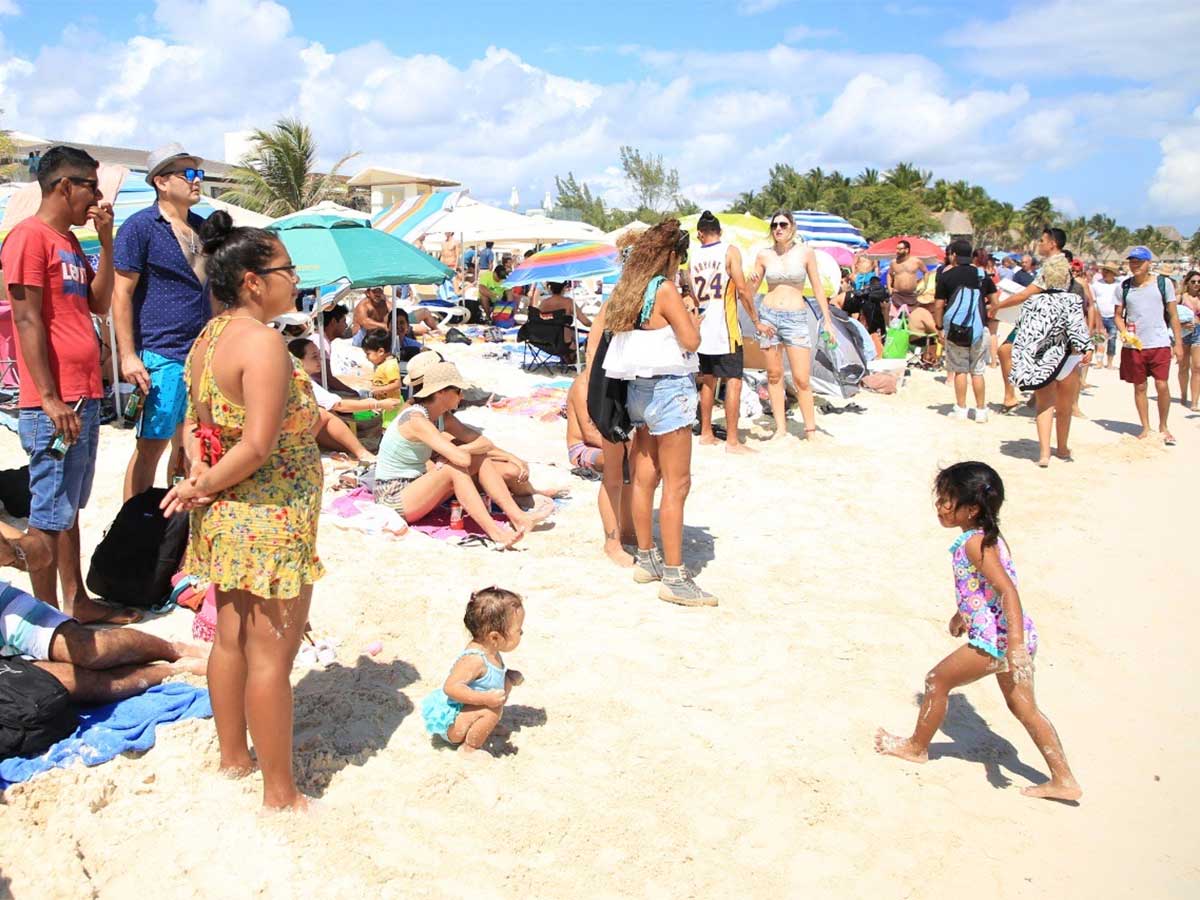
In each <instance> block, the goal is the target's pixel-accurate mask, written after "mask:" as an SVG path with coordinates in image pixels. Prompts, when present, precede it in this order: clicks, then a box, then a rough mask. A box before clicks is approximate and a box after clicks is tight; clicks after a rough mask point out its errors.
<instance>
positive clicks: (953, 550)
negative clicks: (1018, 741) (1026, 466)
mask: <svg viewBox="0 0 1200 900" xmlns="http://www.w3.org/2000/svg"><path fill="white" fill-rule="evenodd" d="M933 490H934V496H935V498H936V511H937V517H938V522H939V523H940V524H941V525H942V526H943V527H944V528H958V529H960V530H961V531H962V534H961V535H960V536H959V538H958V540H956V541H955V542H954V543H953V544H952V545H951V547H950V554H951V560H952V564H953V568H954V587H955V590H956V591H957V593H958V609H957V610H956V611H955V613H954V615H953V616H951V618H950V634H951V635H953V636H954V637H960V636H962V635H964V634H965V635H967V643H966V644H965V645H963V646H962V647H959V648H958V649H957V650H955V651H954V652H953V653H951V654H950V655H949V656H947V657H946V658H945V659H943V660H942V661H941V662H940V663H938V664H937V665H936V666H935V667H934V669H933V671H931V672H930V673H929V674H928V675H927V676H926V678H925V696H924V698H923V699H922V701H921V709H920V711H919V712H918V714H917V724H916V728H915V729H914V730H913V733H912V736H911V737H908V738H901V737H897V736H896V735H893V734H889V733H888V732H886V731H884V730H883V729H882V728H881V729H879V731H878V732H877V733H876V735H875V749H876V751H878V752H879V753H887V754H890V755H892V756H898V757H900V758H901V759H907V760H909V761H910V762H917V763H923V762H927V761H928V760H929V754H928V748H929V742H930V741H931V740H932V739H933V736H934V735H935V734H936V733H937V730H938V728H940V727H941V725H942V720H943V719H944V718H945V717H946V706H947V702H948V697H949V694H950V692H951V691H952V690H954V689H955V688H959V687H963V686H964V685H968V684H970V683H971V682H973V681H978V680H979V679H980V678H984V677H985V676H988V675H995V676H996V681H997V682H998V683H999V685H1000V692H1001V693H1002V694H1004V700H1005V702H1006V703H1007V704H1008V708H1009V710H1011V711H1012V713H1013V715H1015V716H1016V717H1017V719H1018V721H1020V723H1021V724H1022V725H1024V726H1025V730H1026V731H1028V732H1029V736H1030V737H1031V738H1033V742H1034V744H1036V745H1037V748H1038V750H1040V751H1041V753H1042V756H1043V757H1044V758H1045V760H1046V765H1047V766H1049V767H1050V780H1049V781H1048V782H1046V783H1045V784H1040V785H1037V786H1036V787H1027V788H1023V789H1022V791H1021V793H1023V794H1025V795H1026V796H1028V797H1044V798H1047V799H1051V800H1078V799H1079V798H1080V797H1081V796H1083V791H1082V790H1080V788H1079V784H1078V783H1077V782H1076V781H1075V776H1074V775H1072V774H1071V768H1070V766H1068V765H1067V757H1066V754H1065V753H1064V752H1063V748H1062V742H1061V741H1060V740H1059V738H1058V732H1056V731H1055V730H1054V726H1053V725H1051V724H1050V720H1049V719H1047V718H1046V716H1045V714H1044V713H1043V712H1042V711H1041V710H1040V709H1038V705H1037V702H1036V701H1035V700H1034V696H1033V657H1034V656H1035V655H1036V653H1037V644H1038V635H1037V631H1036V630H1035V629H1034V627H1033V620H1032V619H1030V618H1029V616H1027V615H1026V614H1025V611H1024V609H1023V608H1022V607H1021V597H1020V595H1019V594H1018V593H1017V571H1016V569H1015V568H1014V566H1013V562H1012V556H1011V555H1010V554H1009V550H1008V544H1006V543H1005V541H1004V538H1003V537H1001V536H1000V507H1001V505H1003V503H1004V483H1003V482H1002V481H1001V480H1000V476H999V475H998V474H997V473H996V471H995V469H993V468H992V467H991V466H989V465H986V464H985V463H981V462H960V463H955V464H954V465H952V466H949V467H947V468H945V469H943V470H942V471H941V472H939V473H938V476H937V479H936V480H935V482H934V487H933Z"/></svg>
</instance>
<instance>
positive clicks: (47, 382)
mask: <svg viewBox="0 0 1200 900" xmlns="http://www.w3.org/2000/svg"><path fill="white" fill-rule="evenodd" d="M8 296H9V297H10V298H11V299H12V315H13V325H14V326H15V328H16V332H17V340H18V341H20V342H21V354H22V355H23V356H24V357H25V368H26V369H27V370H28V371H29V377H30V378H32V379H33V384H34V387H36V388H37V392H38V394H40V395H41V398H42V412H44V413H45V414H46V415H47V416H49V417H50V420H51V421H52V422H53V423H54V428H55V430H56V431H57V432H58V433H59V434H61V435H62V436H63V437H64V438H65V439H66V440H68V441H70V442H72V443H74V442H75V440H77V439H78V437H79V416H77V415H75V412H74V410H72V409H71V408H70V407H69V406H67V405H66V404H65V403H63V401H62V397H61V396H60V395H59V393H58V383H57V382H55V380H54V373H53V372H51V371H50V352H49V346H48V343H47V340H46V323H45V321H43V319H42V289H41V288H40V287H33V286H31V285H26V284H10V285H9V286H8Z"/></svg>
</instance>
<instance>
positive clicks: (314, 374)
mask: <svg viewBox="0 0 1200 900" xmlns="http://www.w3.org/2000/svg"><path fill="white" fill-rule="evenodd" d="M288 352H289V353H291V354H292V356H294V357H296V359H297V360H299V361H300V366H301V368H303V369H304V371H305V373H306V374H307V375H308V377H309V379H310V380H311V381H312V391H313V396H314V397H316V399H317V406H319V407H320V419H319V420H318V422H317V425H316V430H315V431H314V432H313V434H314V435H315V436H316V439H317V444H318V445H320V447H321V449H322V450H337V451H344V452H346V453H349V454H350V455H351V456H353V457H354V458H355V459H357V460H358V461H359V462H373V461H374V459H375V455H374V454H373V453H371V452H370V451H369V450H367V448H366V447H364V446H363V445H362V443H361V442H360V441H359V440H358V436H357V435H356V434H355V433H354V431H353V430H351V428H350V426H349V425H347V424H346V423H345V422H343V421H342V420H341V419H340V418H338V416H337V415H336V414H338V413H340V414H343V415H351V414H353V413H356V412H365V411H368V410H369V411H379V412H386V411H387V410H390V409H399V408H400V407H401V406H403V405H404V401H403V400H402V399H400V398H399V397H393V398H388V399H383V400H375V399H371V398H366V399H354V400H351V399H347V398H346V397H339V396H338V395H337V394H335V393H333V392H332V391H327V390H325V388H323V387H321V385H320V384H319V383H318V379H319V378H320V377H321V351H320V350H318V349H317V345H316V344H314V343H313V342H312V341H310V340H309V339H308V338H293V339H292V340H290V341H288Z"/></svg>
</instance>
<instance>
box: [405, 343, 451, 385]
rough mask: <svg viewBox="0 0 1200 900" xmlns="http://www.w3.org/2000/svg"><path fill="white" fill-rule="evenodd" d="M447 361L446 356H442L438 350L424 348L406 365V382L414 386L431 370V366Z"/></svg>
mask: <svg viewBox="0 0 1200 900" xmlns="http://www.w3.org/2000/svg"><path fill="white" fill-rule="evenodd" d="M445 361H446V357H444V356H442V354H440V353H438V352H437V351H436V350H422V351H421V352H420V353H418V354H417V355H416V356H414V357H413V358H412V359H410V360H409V361H408V365H406V366H405V369H404V370H405V372H407V373H408V374H406V375H405V376H404V383H405V384H406V385H408V386H409V387H412V386H413V385H414V384H416V383H418V382H419V381H420V380H421V379H422V378H424V377H425V373H426V372H427V371H428V370H429V367H430V366H433V365H436V364H437V363H442V362H445Z"/></svg>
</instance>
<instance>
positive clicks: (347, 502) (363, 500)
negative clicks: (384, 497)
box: [321, 487, 408, 537]
mask: <svg viewBox="0 0 1200 900" xmlns="http://www.w3.org/2000/svg"><path fill="white" fill-rule="evenodd" d="M321 512H322V513H324V514H325V515H327V516H328V517H329V520H330V522H331V523H332V524H333V525H335V526H337V527H338V528H348V529H351V530H353V531H361V532H363V533H364V534H383V535H387V536H388V537H403V536H404V533H405V532H406V531H408V523H406V522H405V521H404V517H403V516H401V515H400V513H398V512H396V511H395V510H394V509H391V508H390V507H387V506H381V505H379V504H378V503H376V502H375V496H374V494H373V493H372V492H371V490H370V489H369V488H365V487H358V488H355V489H354V490H352V491H349V492H347V493H345V494H338V495H335V496H333V497H330V496H329V495H328V494H327V495H326V497H325V503H324V504H323V505H322V507H321Z"/></svg>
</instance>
